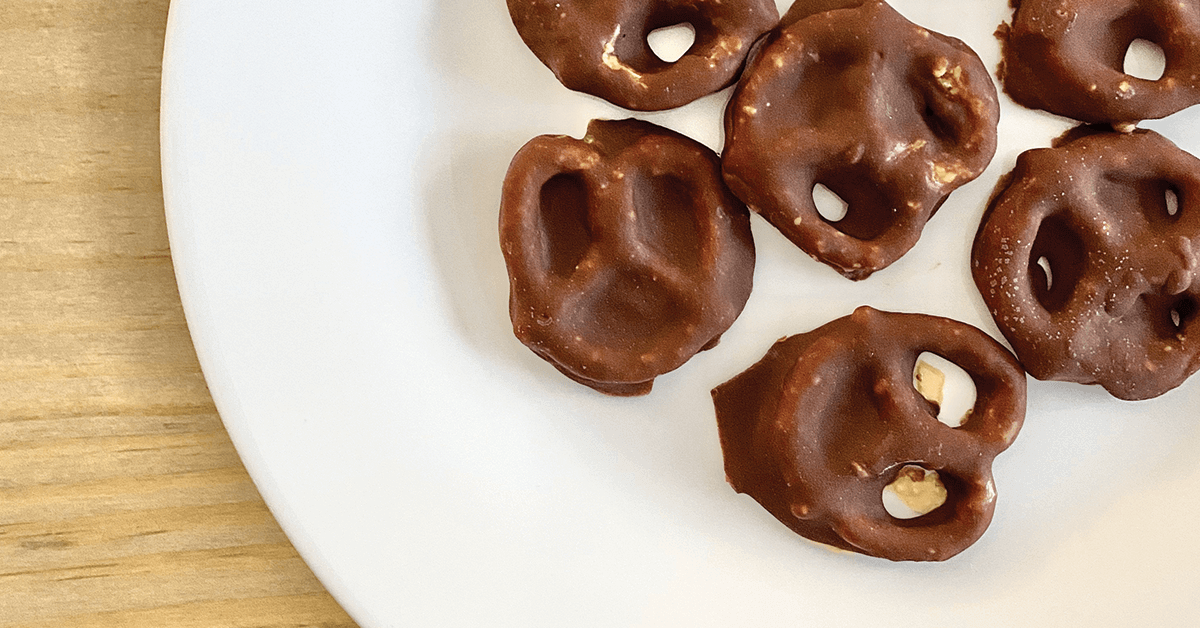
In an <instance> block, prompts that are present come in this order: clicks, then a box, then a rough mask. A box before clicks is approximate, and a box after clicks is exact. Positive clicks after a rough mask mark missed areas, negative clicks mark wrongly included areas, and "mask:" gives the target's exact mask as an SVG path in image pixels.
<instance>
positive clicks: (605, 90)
mask: <svg viewBox="0 0 1200 628" xmlns="http://www.w3.org/2000/svg"><path fill="white" fill-rule="evenodd" d="M508 12H509V15H511V16H512V20H513V24H514V25H515V26H516V27H517V32H519V33H520V35H521V39H523V40H525V44H526V45H527V46H529V49H530V50H532V51H533V53H534V54H535V55H537V58H538V59H540V60H541V61H542V63H544V64H546V67H548V68H550V70H551V71H553V72H554V75H555V76H557V77H558V80H559V81H561V82H562V84H563V85H565V86H567V87H568V88H570V89H573V90H576V91H580V92H584V93H588V94H592V95H594V96H599V97H600V98H603V99H605V100H607V101H609V102H611V103H613V104H614V105H618V106H621V107H625V108H626V109H634V110H637V111H660V110H663V109H672V108H675V107H679V106H682V105H686V104H687V103H689V102H692V101H693V100H696V99H697V98H700V97H701V96H707V95H708V94H711V93H713V92H716V91H718V90H721V89H723V88H725V87H728V86H729V85H732V84H733V82H734V81H736V80H737V77H738V74H739V73H740V72H741V70H742V65H743V64H744V63H745V61H746V56H747V55H748V54H749V53H750V48H751V46H752V45H753V44H754V42H755V40H757V39H758V38H759V37H760V36H761V35H762V34H763V33H765V32H767V30H769V29H770V28H771V27H773V26H775V24H776V22H778V21H779V11H778V10H777V9H776V8H775V2H774V0H650V1H645V0H642V1H636V2H635V1H632V0H603V1H599V2H598V1H594V0H508ZM685 23H686V24H691V25H692V27H693V28H694V29H695V32H696V39H695V42H694V43H693V44H692V47H691V48H690V49H689V50H688V51H687V53H686V54H684V55H683V57H682V58H680V59H679V60H677V61H675V62H673V63H667V62H665V61H663V60H662V59H659V58H658V56H657V55H655V54H654V51H653V50H651V49H650V45H649V44H648V43H647V41H646V37H647V36H648V35H649V34H650V33H651V32H652V31H654V30H657V29H660V28H665V27H668V26H675V25H678V24H685Z"/></svg>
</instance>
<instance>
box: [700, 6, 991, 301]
mask: <svg viewBox="0 0 1200 628" xmlns="http://www.w3.org/2000/svg"><path fill="white" fill-rule="evenodd" d="M846 5H853V6H846ZM830 7H834V8H832V9H831V8H830ZM998 120H999V108H998V105H997V102H996V89H995V86H994V85H993V84H992V81H991V77H990V76H989V75H988V72H987V69H986V68H985V67H984V66H983V63H982V62H981V61H980V60H979V58H978V57H977V56H976V55H975V53H974V52H973V51H971V49H970V48H968V47H967V46H966V44H964V43H962V42H961V41H959V40H957V39H953V38H950V37H946V36H944V35H940V34H938V33H934V32H932V31H929V30H927V29H924V28H921V27H920V26H917V25H916V24H913V23H912V22H909V21H908V20H906V19H904V17H902V16H901V15H900V14H898V13H896V11H895V10H893V9H892V8H891V7H889V6H888V5H887V4H886V3H883V2H874V1H870V2H858V3H855V2H844V1H843V2H835V1H832V0H822V1H820V2H804V1H803V0H801V2H798V3H797V4H796V5H794V6H793V7H792V9H791V10H790V11H788V13H787V14H785V16H784V19H783V22H782V24H781V26H780V28H779V29H777V30H776V31H773V32H772V33H771V34H770V35H768V37H767V38H766V39H765V41H764V44H763V48H762V49H761V51H760V52H759V53H758V54H757V55H756V56H755V57H754V59H752V61H751V63H750V64H749V65H748V66H747V69H746V72H745V73H744V74H743V77H742V79H741V81H740V82H739V83H738V86H737V89H736V90H735V92H734V96H733V99H732V101H731V102H730V103H729V106H728V108H727V110H726V115H725V130H726V143H725V151H724V153H723V156H722V161H723V168H724V172H725V179H726V181H727V182H728V184H729V187H730V189H731V190H733V192H734V194H736V195H737V196H738V197H739V198H741V199H742V200H743V201H745V202H746V204H747V205H749V206H750V208H751V209H752V210H753V211H757V212H759V213H760V214H761V215H762V216H763V217H764V218H766V219H767V220H768V221H770V222H771V224H772V225H774V226H775V227H776V228H778V229H779V230H780V231H781V232H782V233H783V234H784V235H785V236H787V237H788V239H790V240H791V241H792V242H794V243H795V244H796V245H797V246H799V247H800V248H801V249H803V250H804V251H805V252H807V253H808V254H809V255H811V256H812V257H813V258H815V259H817V260H819V261H821V262H823V263H825V264H828V265H829V266H831V267H833V268H834V269H835V270H837V271H838V272H839V273H841V274H843V275H844V276H846V277H848V278H850V279H856V280H857V279H864V278H866V277H868V276H869V275H870V274H871V273H873V272H875V271H877V270H880V269H882V268H885V267H887V266H888V265H889V264H891V263H892V262H894V261H895V260H896V259H898V258H899V257H900V256H902V255H903V254H904V253H905V252H907V251H908V250H909V249H911V248H912V247H913V245H915V244H916V242H917V239H918V238H919V237H920V235H921V230H922V229H923V228H924V226H925V222H926V221H927V220H928V219H929V218H930V217H931V216H932V215H933V213H934V212H935V211H937V209H938V208H939V207H940V206H941V204H942V203H943V201H945V200H946V197H947V196H948V195H949V194H950V193H951V192H952V191H953V190H955V189H957V188H958V187H960V186H962V185H963V184H965V183H967V182H969V181H971V180H972V179H974V178H976V177H977V176H979V174H980V173H982V172H983V170H984V168H986V167H987V164H988V163H989V162H990V161H991V158H992V155H993V153H994V152H995V150H996V125H997V122H998ZM817 184H822V185H824V186H826V187H827V188H829V189H830V190H832V191H833V192H834V193H835V194H837V195H838V196H839V197H840V198H841V199H843V200H844V201H845V202H846V203H848V209H847V212H846V214H845V217H844V218H841V219H840V220H837V221H832V220H827V219H826V218H823V217H822V216H821V214H820V213H819V211H818V209H817V206H816V204H815V202H814V200H813V189H814V187H815V186H816V185H817Z"/></svg>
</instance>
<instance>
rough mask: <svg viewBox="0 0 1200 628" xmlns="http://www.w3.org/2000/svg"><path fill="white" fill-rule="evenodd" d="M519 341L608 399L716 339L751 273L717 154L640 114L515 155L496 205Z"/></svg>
mask: <svg viewBox="0 0 1200 628" xmlns="http://www.w3.org/2000/svg"><path fill="white" fill-rule="evenodd" d="M500 244H501V247H502V249H503V251H504V259H505V262H506V264H507V266H508V275H509V286H510V298H509V314H510V316H511V318H512V323H513V331H514V333H516V336H517V338H519V339H520V340H521V342H523V343H525V345H526V346H528V347H529V348H530V349H532V350H533V351H534V352H535V353H537V354H538V355H539V356H541V357H542V358H544V359H545V360H546V361H547V362H550V363H551V364H553V365H554V366H555V367H557V368H558V369H559V370H560V371H562V372H563V373H564V374H565V375H567V376H568V377H570V378H571V379H574V380H576V381H578V382H580V383H582V384H585V385H587V386H591V387H592V388H595V389H596V390H599V391H601V392H604V393H608V394H611V395H642V394H646V393H648V392H650V387H651V385H652V384H653V380H654V378H655V377H656V376H658V375H660V374H662V373H666V372H667V371H671V370H673V369H675V368H678V367H679V366H680V365H681V364H683V363H684V362H686V361H687V360H688V359H689V358H691V357H692V355H694V354H696V353H697V352H699V351H701V350H704V349H708V348H710V347H712V346H715V345H716V344H717V341H718V340H719V339H720V336H721V334H722V333H724V331H725V330H726V329H728V328H729V326H730V325H731V324H733V321H734V320H735V319H736V318H737V317H738V315H739V314H740V313H741V311H742V308H743V307H744V306H745V304H746V299H747V298H749V296H750V288H751V285H752V283H753V278H754V243H753V241H752V239H751V235H750V215H749V212H748V211H747V210H746V207H745V206H744V205H742V204H741V202H739V201H738V200H737V199H736V198H734V196H733V195H732V194H730V193H729V191H728V190H727V189H726V188H725V186H724V184H723V183H722V181H721V173H720V163H719V160H718V158H717V156H716V154H715V153H713V152H712V151H711V150H709V149H708V148H707V147H705V146H704V145H702V144H700V143H699V142H696V141H694V140H691V139H688V138H687V137H684V136H683V135H680V134H678V133H675V132H674V131H670V130H668V129H664V128H662V127H659V126H655V125H653V124H650V123H648V122H641V121H637V120H621V121H611V120H594V121H592V122H591V124H589V125H588V131H587V135H586V136H584V138H583V139H582V140H576V139H573V138H570V137H566V136H551V135H543V136H540V137H537V138H534V139H533V140H531V141H530V142H529V143H528V144H526V145H525V146H524V147H523V148H521V150H520V151H519V152H518V153H517V155H516V156H515V157H514V158H513V161H512V164H511V165H510V166H509V170H508V174H507V176H506V177H505V180H504V192H503V197H502V200H501V205H500Z"/></svg>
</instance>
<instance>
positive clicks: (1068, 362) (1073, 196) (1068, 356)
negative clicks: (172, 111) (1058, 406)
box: [971, 130, 1200, 400]
mask: <svg viewBox="0 0 1200 628" xmlns="http://www.w3.org/2000/svg"><path fill="white" fill-rule="evenodd" d="M1198 200H1200V160H1197V159H1196V158H1195V157H1193V156H1192V155H1190V154H1188V153H1186V152H1184V151H1183V150H1180V149H1179V148H1177V147H1176V146H1175V145H1174V144H1172V143H1171V142H1170V141H1169V140H1167V139H1166V138H1164V137H1162V136H1161V135H1158V134H1157V133H1154V132H1152V131H1145V130H1139V131H1135V132H1133V133H1132V134H1128V135H1126V134H1120V133H1113V132H1106V133H1091V134H1089V133H1088V132H1086V131H1083V132H1078V131H1077V132H1076V133H1075V134H1073V135H1072V136H1071V137H1069V138H1067V141H1066V142H1065V143H1064V144H1062V145H1060V146H1058V147H1056V148H1042V149H1036V150H1030V151H1026V152H1025V153H1022V154H1021V156H1020V157H1019V158H1018V159H1017V166H1016V169H1015V170H1013V172H1012V173H1011V174H1010V175H1008V177H1007V179H1006V180H1005V181H1004V184H1003V185H1002V187H1001V188H1000V190H999V191H998V193H997V194H996V196H995V197H994V199H993V200H992V202H991V204H990V205H989V207H988V210H987V212H986V214H985V215H984V219H983V222H982V224H981V225H980V227H979V232H978V233H977V234H976V236H975V245H974V249H973V251H972V254H971V255H972V265H971V266H972V267H971V272H972V275H974V278H975V285H976V286H977V287H978V288H979V292H980V294H982V295H983V300H984V301H985V302H986V303H987V306H988V309H989V310H990V311H991V313H992V317H993V318H994V319H995V321H996V324H997V325H998V326H999V327H1000V331H1001V332H1002V333H1003V334H1004V337H1005V338H1008V340H1009V342H1010V343H1012V346H1013V349H1014V350H1015V351H1016V353H1017V357H1019V358H1020V359H1021V362H1022V363H1023V364H1024V365H1025V368H1026V369H1027V370H1028V371H1029V373H1030V374H1031V375H1033V376H1034V377H1036V378H1038V379H1049V380H1062V381H1070V382H1079V383H1083V384H1099V385H1101V386H1103V387H1104V388H1105V389H1106V390H1108V392H1110V393H1112V394H1113V395H1114V396H1116V397H1119V398H1121V399H1128V400H1135V399H1148V398H1151V397H1156V396H1158V395H1161V394H1163V393H1165V392H1167V391H1168V390H1171V389H1172V388H1175V387H1176V386H1178V385H1179V384H1181V383H1182V382H1183V381H1184V380H1185V379H1187V377H1188V376H1190V375H1191V374H1192V373H1194V372H1195V371H1196V369H1197V367H1198V366H1200V357H1198V356H1200V331H1198V330H1197V329H1196V328H1195V324H1196V314H1197V310H1198V309H1200V280H1198V279H1200V278H1198V277H1197V273H1198V272H1200V206H1198V205H1197V202H1198Z"/></svg>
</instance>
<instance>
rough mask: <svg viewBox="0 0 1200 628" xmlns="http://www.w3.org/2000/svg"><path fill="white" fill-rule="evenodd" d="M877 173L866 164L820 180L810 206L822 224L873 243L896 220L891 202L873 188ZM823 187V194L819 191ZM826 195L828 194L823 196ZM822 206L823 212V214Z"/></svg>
mask: <svg viewBox="0 0 1200 628" xmlns="http://www.w3.org/2000/svg"><path fill="white" fill-rule="evenodd" d="M877 177H878V174H876V173H872V172H871V171H870V170H869V169H868V168H867V167H866V166H865V165H862V164H855V165H854V166H852V167H850V168H847V169H842V170H836V171H834V172H832V173H829V174H828V175H826V176H823V177H821V178H820V179H819V180H818V183H817V184H816V185H814V186H813V203H814V204H816V205H817V213H818V214H819V215H820V216H821V218H822V219H823V220H825V222H827V223H829V224H831V225H834V226H835V227H836V229H837V230H838V231H841V232H842V233H844V234H846V235H848V236H851V237H854V238H858V239H859V240H867V241H870V240H874V239H875V238H877V237H879V236H880V235H882V234H883V233H884V232H886V231H887V230H888V229H891V228H892V226H893V225H894V224H896V221H897V220H899V218H900V214H899V212H896V211H893V210H892V208H893V207H895V206H896V204H895V202H894V201H893V200H892V199H889V198H888V197H887V196H885V195H884V194H882V193H881V192H880V191H879V190H878V189H877V187H876V186H875V185H872V183H873V182H874V180H875V179H876V178H877ZM820 188H824V191H820ZM826 192H828V194H826ZM822 205H824V206H825V207H824V211H822Z"/></svg>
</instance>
